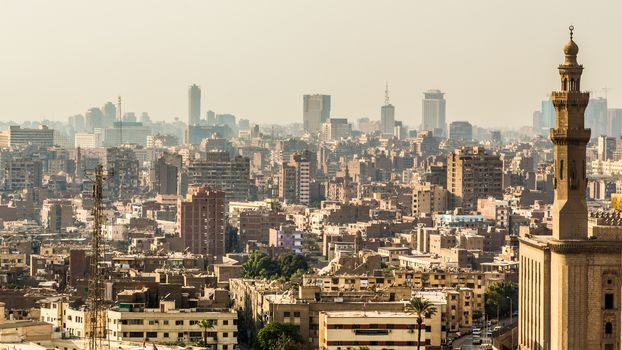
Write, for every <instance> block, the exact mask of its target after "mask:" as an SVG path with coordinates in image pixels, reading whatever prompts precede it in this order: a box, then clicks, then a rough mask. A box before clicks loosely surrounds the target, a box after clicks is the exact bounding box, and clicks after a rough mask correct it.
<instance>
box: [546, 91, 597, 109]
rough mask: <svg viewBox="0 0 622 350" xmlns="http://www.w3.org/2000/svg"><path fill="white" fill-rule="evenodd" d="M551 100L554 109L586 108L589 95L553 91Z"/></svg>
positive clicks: (587, 93)
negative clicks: (562, 107)
mask: <svg viewBox="0 0 622 350" xmlns="http://www.w3.org/2000/svg"><path fill="white" fill-rule="evenodd" d="M551 99H552V100H553V105H554V106H555V107H558V106H587V104H588V102H589V101H590V93H589V92H582V91H553V92H552V93H551Z"/></svg>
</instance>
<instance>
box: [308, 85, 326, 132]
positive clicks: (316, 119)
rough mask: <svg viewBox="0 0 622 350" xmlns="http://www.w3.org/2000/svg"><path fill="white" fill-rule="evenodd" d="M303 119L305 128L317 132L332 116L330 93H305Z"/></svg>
mask: <svg viewBox="0 0 622 350" xmlns="http://www.w3.org/2000/svg"><path fill="white" fill-rule="evenodd" d="M302 100H303V111H302V113H303V114H302V121H303V124H304V130H305V131H306V132H309V133H317V132H319V131H320V126H321V125H322V124H323V123H324V122H325V121H326V120H327V119H328V118H329V117H330V95H317V94H316V95H304V96H303V98H302Z"/></svg>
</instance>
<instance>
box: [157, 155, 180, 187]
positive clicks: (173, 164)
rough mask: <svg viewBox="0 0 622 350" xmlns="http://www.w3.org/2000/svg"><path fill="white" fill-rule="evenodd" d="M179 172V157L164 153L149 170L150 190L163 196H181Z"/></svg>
mask: <svg viewBox="0 0 622 350" xmlns="http://www.w3.org/2000/svg"><path fill="white" fill-rule="evenodd" d="M181 171H182V157H181V155H179V154H172V153H165V154H164V155H162V157H160V158H158V160H157V161H156V162H155V164H154V165H153V167H152V168H151V174H150V179H151V183H150V187H151V190H152V191H154V192H156V193H158V194H163V195H169V194H171V195H179V194H181V188H180V187H181V186H180V185H181V181H180V177H181Z"/></svg>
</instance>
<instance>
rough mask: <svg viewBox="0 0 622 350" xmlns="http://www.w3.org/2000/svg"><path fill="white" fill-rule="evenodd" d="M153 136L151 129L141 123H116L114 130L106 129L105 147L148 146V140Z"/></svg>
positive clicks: (113, 126) (113, 125)
mask: <svg viewBox="0 0 622 350" xmlns="http://www.w3.org/2000/svg"><path fill="white" fill-rule="evenodd" d="M149 136H151V128H150V127H148V126H145V125H143V123H139V122H130V121H125V120H124V121H116V122H114V123H113V124H112V128H107V129H104V140H103V145H104V146H106V147H117V146H120V145H139V146H143V147H145V146H147V139H148V138H149Z"/></svg>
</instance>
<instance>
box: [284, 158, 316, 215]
mask: <svg viewBox="0 0 622 350" xmlns="http://www.w3.org/2000/svg"><path fill="white" fill-rule="evenodd" d="M310 172H311V162H310V159H309V158H308V157H306V156H305V155H304V154H302V153H296V154H292V155H291V159H290V162H289V163H283V164H282V166H281V172H280V175H279V198H280V199H281V200H284V201H287V202H289V203H300V204H309V201H310V198H311V190H310V187H311V174H310Z"/></svg>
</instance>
